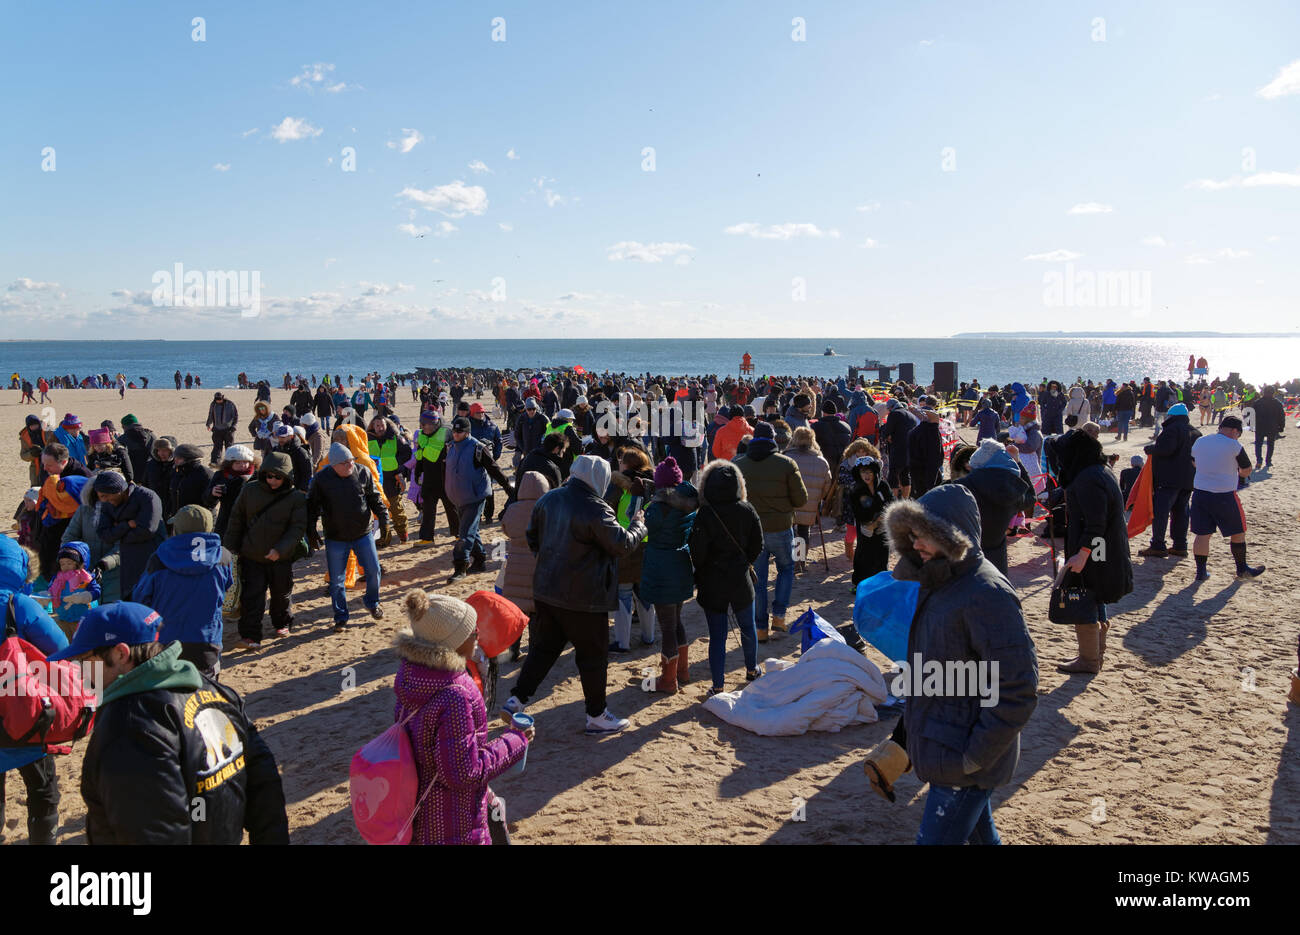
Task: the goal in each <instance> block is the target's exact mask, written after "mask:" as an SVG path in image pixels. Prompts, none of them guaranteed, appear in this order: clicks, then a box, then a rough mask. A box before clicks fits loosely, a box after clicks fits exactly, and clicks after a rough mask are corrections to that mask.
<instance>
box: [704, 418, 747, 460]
mask: <svg viewBox="0 0 1300 935" xmlns="http://www.w3.org/2000/svg"><path fill="white" fill-rule="evenodd" d="M753 434H754V427H753V426H752V425H750V424H749V423H748V422H747V421H745V419H743V418H741V417H740V416H737V417H736V418H734V419H732V420H731V421H730V422H728V423H727V424H726V425H724V426H723V427H722V428H720V429H718V434H717V435H715V436H713V457H715V458H721V459H722V460H724V461H730V460H731V459H732V458H734V457H735V456H736V449H737V448H738V447H740V440H741V439H742V438H744V437H745V436H746V435H753Z"/></svg>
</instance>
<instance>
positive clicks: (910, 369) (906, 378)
mask: <svg viewBox="0 0 1300 935" xmlns="http://www.w3.org/2000/svg"><path fill="white" fill-rule="evenodd" d="M898 382H899V383H915V382H916V366H915V365H914V364H899V365H898Z"/></svg>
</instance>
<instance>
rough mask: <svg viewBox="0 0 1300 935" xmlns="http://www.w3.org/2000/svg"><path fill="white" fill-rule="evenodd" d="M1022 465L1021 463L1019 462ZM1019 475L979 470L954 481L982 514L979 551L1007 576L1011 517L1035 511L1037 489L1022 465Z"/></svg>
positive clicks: (990, 468) (1000, 470) (988, 468)
mask: <svg viewBox="0 0 1300 935" xmlns="http://www.w3.org/2000/svg"><path fill="white" fill-rule="evenodd" d="M1017 464H1018V465H1019V462H1018V461H1017ZM1019 467H1020V470H1019V471H1018V472H1015V473H1013V472H1011V471H1008V470H1007V469H1006V468H1001V467H979V468H976V469H975V470H973V471H971V472H970V473H969V474H967V475H966V476H965V477H961V478H958V479H957V480H955V481H952V483H954V484H961V485H962V486H963V487H965V488H966V489H967V490H969V491H970V492H971V493H972V494H974V495H975V503H976V505H977V506H978V507H979V511H980V550H981V551H982V552H983V553H984V557H985V558H987V559H988V560H989V561H990V562H992V563H993V567H994V568H996V569H997V570H998V571H1000V572H1002V574H1004V575H1005V574H1006V573H1007V527H1008V525H1009V524H1010V523H1011V517H1013V516H1015V515H1016V514H1017V513H1019V512H1020V511H1021V510H1032V509H1033V508H1034V487H1033V485H1032V484H1031V483H1029V481H1028V479H1027V474H1026V472H1025V468H1024V466H1023V465H1019Z"/></svg>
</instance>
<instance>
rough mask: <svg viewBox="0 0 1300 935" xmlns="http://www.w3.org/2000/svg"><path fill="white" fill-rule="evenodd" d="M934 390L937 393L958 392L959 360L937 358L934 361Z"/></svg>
mask: <svg viewBox="0 0 1300 935" xmlns="http://www.w3.org/2000/svg"><path fill="white" fill-rule="evenodd" d="M934 391H935V392H936V393H955V392H957V361H955V360H937V361H935V362H934Z"/></svg>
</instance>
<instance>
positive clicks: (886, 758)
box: [862, 740, 912, 802]
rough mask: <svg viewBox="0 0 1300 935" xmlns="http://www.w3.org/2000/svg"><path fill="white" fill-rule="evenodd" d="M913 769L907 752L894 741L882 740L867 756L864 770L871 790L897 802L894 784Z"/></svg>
mask: <svg viewBox="0 0 1300 935" xmlns="http://www.w3.org/2000/svg"><path fill="white" fill-rule="evenodd" d="M911 768H912V761H911V760H910V759H908V757H907V751H906V750H904V749H903V748H902V747H900V746H899V745H898V744H896V743H894V741H892V740H882V741H881V742H880V743H878V744H876V745H875V747H873V748H872V750H871V752H870V753H868V754H867V760H866V762H865V763H863V764H862V770H863V772H865V773H866V774H867V780H868V781H869V782H870V783H871V789H872V791H873V792H875V793H876V794H877V795H879V796H881V797H882V798H886V799H888V800H889V801H891V802H893V801H895V797H894V783H895V782H897V781H898V777H899V776H902V775H903V774H904V773H906V772H908V771H909V770H911Z"/></svg>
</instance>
